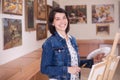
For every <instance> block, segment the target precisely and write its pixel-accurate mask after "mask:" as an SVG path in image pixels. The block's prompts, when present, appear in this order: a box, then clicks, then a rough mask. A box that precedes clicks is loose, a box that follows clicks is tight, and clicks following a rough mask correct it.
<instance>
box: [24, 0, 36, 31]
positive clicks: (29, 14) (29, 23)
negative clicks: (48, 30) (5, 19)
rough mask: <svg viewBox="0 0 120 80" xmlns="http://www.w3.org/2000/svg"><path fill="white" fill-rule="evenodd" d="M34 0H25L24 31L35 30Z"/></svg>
mask: <svg viewBox="0 0 120 80" xmlns="http://www.w3.org/2000/svg"><path fill="white" fill-rule="evenodd" d="M34 20H35V18H34V1H33V0H25V21H26V22H25V29H26V31H33V30H35V25H34Z"/></svg>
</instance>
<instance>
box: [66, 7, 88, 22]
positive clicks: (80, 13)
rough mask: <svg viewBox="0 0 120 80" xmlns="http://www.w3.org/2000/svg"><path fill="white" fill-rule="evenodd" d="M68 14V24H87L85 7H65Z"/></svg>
mask: <svg viewBox="0 0 120 80" xmlns="http://www.w3.org/2000/svg"><path fill="white" fill-rule="evenodd" d="M65 10H66V11H67V12H68V15H69V19H70V23H71V24H76V23H87V10H86V5H71V6H65Z"/></svg>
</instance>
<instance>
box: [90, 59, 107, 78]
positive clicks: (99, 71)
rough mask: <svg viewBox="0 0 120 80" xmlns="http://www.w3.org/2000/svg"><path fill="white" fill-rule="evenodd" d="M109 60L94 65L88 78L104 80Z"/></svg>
mask: <svg viewBox="0 0 120 80" xmlns="http://www.w3.org/2000/svg"><path fill="white" fill-rule="evenodd" d="M106 65H107V61H103V62H99V63H96V64H94V65H92V68H91V71H90V74H89V76H88V80H103V76H104V75H103V74H104V72H105V69H106Z"/></svg>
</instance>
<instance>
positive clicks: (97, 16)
mask: <svg viewBox="0 0 120 80" xmlns="http://www.w3.org/2000/svg"><path fill="white" fill-rule="evenodd" d="M110 22H114V5H113V4H102V5H92V23H110Z"/></svg>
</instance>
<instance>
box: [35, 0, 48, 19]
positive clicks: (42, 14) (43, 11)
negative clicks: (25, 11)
mask: <svg viewBox="0 0 120 80" xmlns="http://www.w3.org/2000/svg"><path fill="white" fill-rule="evenodd" d="M35 1H37V18H38V19H42V20H46V18H47V2H46V0H35Z"/></svg>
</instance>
